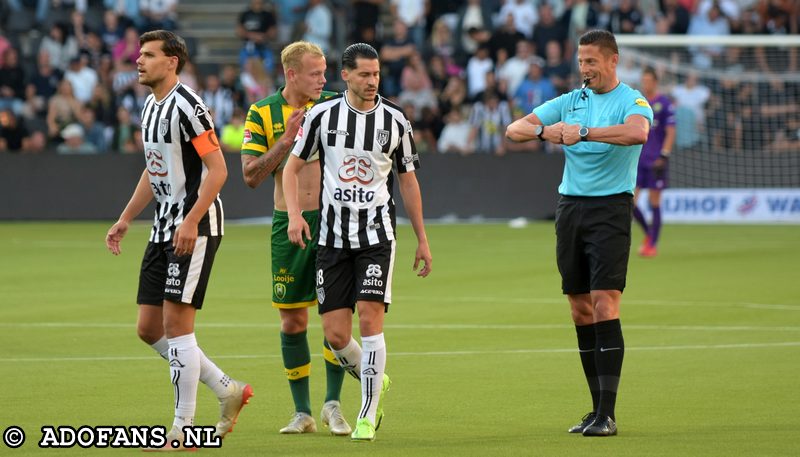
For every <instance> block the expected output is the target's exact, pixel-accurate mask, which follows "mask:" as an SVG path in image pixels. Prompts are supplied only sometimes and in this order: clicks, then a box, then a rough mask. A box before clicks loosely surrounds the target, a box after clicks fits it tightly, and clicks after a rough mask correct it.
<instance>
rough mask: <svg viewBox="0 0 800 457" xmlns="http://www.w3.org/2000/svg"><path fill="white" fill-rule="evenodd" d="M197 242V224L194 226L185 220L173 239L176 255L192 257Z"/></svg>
mask: <svg viewBox="0 0 800 457" xmlns="http://www.w3.org/2000/svg"><path fill="white" fill-rule="evenodd" d="M196 242H197V224H193V223H191V222H187V221H186V220H184V221H183V222H182V223H181V225H179V226H178V229H177V230H175V236H174V237H173V239H172V246H173V248H174V249H175V255H177V256H184V255H190V254H191V253H193V252H194V246H195V243H196Z"/></svg>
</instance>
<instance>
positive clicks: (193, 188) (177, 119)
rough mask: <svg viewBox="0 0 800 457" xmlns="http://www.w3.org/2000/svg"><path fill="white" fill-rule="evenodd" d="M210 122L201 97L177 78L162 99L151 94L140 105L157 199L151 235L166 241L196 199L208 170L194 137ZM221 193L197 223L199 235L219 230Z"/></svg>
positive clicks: (146, 158) (220, 226) (148, 165)
mask: <svg viewBox="0 0 800 457" xmlns="http://www.w3.org/2000/svg"><path fill="white" fill-rule="evenodd" d="M213 129H214V122H213V121H212V119H211V115H210V114H209V112H208V107H207V106H206V105H205V103H203V100H202V99H201V98H200V97H198V96H197V94H196V93H195V92H194V91H193V90H192V89H190V88H188V87H186V86H184V85H183V84H181V83H180V82H178V84H176V85H175V87H174V88H173V89H172V90H171V91H170V92H169V94H168V95H167V96H166V97H164V99H163V100H161V101H156V100H155V97H154V96H153V95H152V94H150V96H149V97H147V100H146V101H145V103H144V109H143V110H142V140H143V141H144V156H145V161H146V163H147V173H148V175H149V176H150V185H151V187H152V190H153V195H154V196H155V200H156V212H155V217H154V221H153V229H152V230H151V231H150V241H152V242H156V243H161V242H165V241H169V240H171V239H172V236H173V235H174V233H175V229H176V228H177V227H178V225H180V223H181V222H183V218H184V216H186V215H187V214H189V211H190V210H191V209H192V206H193V205H194V202H195V201H197V198H198V191H199V189H200V184H201V183H202V182H203V180H204V179H205V177H206V175H207V174H208V169H207V168H206V166H205V164H203V161H202V159H201V158H200V155H199V154H198V151H197V149H196V148H195V146H194V144H192V141H191V140H192V138H194V137H196V136H198V135H201V134H202V133H204V132H206V131H208V130H213ZM223 222H224V217H223V212H222V200H220V198H219V195H217V198H216V199H214V202H213V203H212V204H211V206H210V207H209V208H208V212H207V213H206V215H205V216H203V218H202V219H201V220H200V223H199V224H198V226H197V234H198V235H199V236H217V235H222V234H223Z"/></svg>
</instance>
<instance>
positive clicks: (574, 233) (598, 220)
mask: <svg viewBox="0 0 800 457" xmlns="http://www.w3.org/2000/svg"><path fill="white" fill-rule="evenodd" d="M632 220H633V196H632V195H631V194H628V193H622V194H616V195H609V196H605V197H574V196H567V195H562V196H561V198H559V200H558V207H557V209H556V258H557V261H558V271H559V272H560V273H561V289H562V290H563V292H564V293H565V294H570V295H574V294H586V293H589V292H590V291H592V290H619V291H620V292H621V291H623V290H624V289H625V277H626V276H627V274H628V256H629V254H630V249H631V222H632Z"/></svg>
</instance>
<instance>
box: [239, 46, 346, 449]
mask: <svg viewBox="0 0 800 457" xmlns="http://www.w3.org/2000/svg"><path fill="white" fill-rule="evenodd" d="M281 63H282V64H283V71H284V75H285V78H286V85H285V86H283V87H280V88H279V89H278V91H277V92H275V93H274V94H272V95H270V96H269V97H267V98H265V99H263V100H261V101H259V102H257V103H255V104H253V105H252V106H251V107H250V111H249V112H248V113H247V120H246V122H245V133H244V139H243V142H242V151H241V154H242V155H241V157H242V174H243V175H244V181H245V183H247V185H248V186H250V187H251V188H256V187H258V186H259V185H260V184H261V183H262V182H264V181H265V180H266V179H267V178H268V177H269V176H270V175H272V177H273V179H274V180H275V186H274V194H273V200H274V204H275V207H274V211H273V219H272V221H273V222H272V240H271V245H272V306H273V307H275V308H278V311H279V313H280V318H281V331H280V339H281V353H282V355H283V364H284V369H285V372H286V376H287V378H288V380H289V388H290V390H291V392H292V398H293V400H294V406H295V412H294V415H293V416H292V419H291V420H290V422H289V424H288V425H287V426H286V427H283V428H282V429H281V430H280V432H281V433H307V432H315V431H317V426H316V423H315V421H314V418H313V417H312V416H311V401H310V392H309V391H310V389H309V375H310V373H311V355H310V351H309V346H308V338H307V331H306V329H307V328H308V308H309V307H311V306H315V305H316V304H317V295H316V290H315V281H314V273H315V270H314V262H315V259H316V250H315V249H306V250H302V249H299V248H297V247H296V246H294V245H292V244H291V243H290V242H289V240H288V238H287V235H286V229H287V227H288V224H289V219H288V215H287V212H286V201H285V199H284V196H283V166H284V164H285V163H286V159H287V157H288V154H289V150H290V149H291V146H292V143H293V141H294V137H295V136H296V135H297V131H298V128H299V127H300V123H301V121H302V119H303V114H304V113H305V111H306V109H308V108H310V107H311V106H313V105H314V104H315V103H316V102H317V101H319V100H324V99H326V98H329V97H331V96H333V95H335V93H334V92H327V91H324V90H323V87H324V86H325V82H326V80H325V70H326V68H327V66H326V62H325V55H324V54H323V53H322V50H321V49H320V48H319V46H317V45H315V44H313V43H309V42H307V41H298V42H295V43H291V44H289V45H288V46H286V47H285V48H284V49H283V51H282V52H281ZM319 180H320V168H319V163H318V162H314V163H313V164H311V165H310V166H308V167H305V169H304V170H303V171H302V173H301V175H300V176H299V179H298V186H297V190H298V194H299V195H300V209H301V210H302V211H303V216H304V217H305V219H306V221H308V223H309V225H310V226H312V227H316V226H317V225H318V224H317V220H318V218H319V188H320V181H319ZM323 344H324V349H323V354H324V356H325V370H326V373H327V393H326V396H325V404H324V405H323V408H322V413H321V417H322V422H323V424H325V425H328V426H329V427H330V431H331V433H333V434H334V435H348V434H350V432H351V428H350V425H349V424H348V423H347V421H346V420H345V419H344V416H343V415H342V412H341V406H340V403H339V395H340V392H341V388H342V382H343V379H344V370H343V369H342V368H341V366H339V364H338V362H337V361H336V358H335V357H334V356H333V353H332V352H331V351H330V347H329V345H328V343H327V341H324V342H323Z"/></svg>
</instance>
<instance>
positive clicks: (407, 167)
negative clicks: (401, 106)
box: [394, 120, 419, 173]
mask: <svg viewBox="0 0 800 457" xmlns="http://www.w3.org/2000/svg"><path fill="white" fill-rule="evenodd" d="M397 130H398V131H400V132H403V133H402V134H401V136H400V142H399V143H398V144H397V149H396V150H395V151H394V161H395V164H396V166H397V172H398V173H407V172H409V171H414V170H417V169H418V168H419V154H417V145H416V144H415V143H414V132H413V130H412V129H411V122H409V121H408V120H406V121H405V125H403V123H402V122H400V121H399V120H398V122H397Z"/></svg>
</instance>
